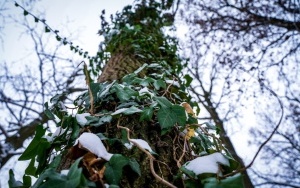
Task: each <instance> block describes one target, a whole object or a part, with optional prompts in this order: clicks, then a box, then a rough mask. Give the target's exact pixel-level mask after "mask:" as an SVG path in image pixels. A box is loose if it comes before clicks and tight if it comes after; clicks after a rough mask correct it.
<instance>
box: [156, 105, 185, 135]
mask: <svg viewBox="0 0 300 188" xmlns="http://www.w3.org/2000/svg"><path fill="white" fill-rule="evenodd" d="M157 118H158V122H159V124H160V126H161V128H162V134H165V133H166V132H167V131H169V130H170V129H171V128H172V127H173V126H174V125H175V124H176V123H178V124H179V125H180V126H184V125H185V123H186V114H185V109H184V108H183V107H182V106H179V105H173V106H171V107H167V108H161V109H159V110H158V112H157Z"/></svg>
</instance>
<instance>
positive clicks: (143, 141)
mask: <svg viewBox="0 0 300 188" xmlns="http://www.w3.org/2000/svg"><path fill="white" fill-rule="evenodd" d="M129 141H133V142H134V143H137V144H138V145H139V146H141V147H142V148H144V149H145V150H148V151H149V152H150V153H155V152H154V151H153V150H152V149H151V147H150V146H149V144H148V142H146V141H145V140H143V139H130V140H129ZM131 145H132V144H131Z"/></svg>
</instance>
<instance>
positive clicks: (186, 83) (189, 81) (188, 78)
mask: <svg viewBox="0 0 300 188" xmlns="http://www.w3.org/2000/svg"><path fill="white" fill-rule="evenodd" d="M184 79H185V81H186V82H185V87H189V86H190V85H191V83H192V81H193V78H192V77H191V76H190V75H188V74H186V75H184Z"/></svg>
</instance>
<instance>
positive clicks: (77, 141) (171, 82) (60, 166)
mask: <svg viewBox="0 0 300 188" xmlns="http://www.w3.org/2000/svg"><path fill="white" fill-rule="evenodd" d="M172 3H173V1H170V0H168V1H166V2H163V3H157V2H155V1H153V0H151V1H149V2H146V1H142V2H140V3H136V4H135V5H134V6H127V7H125V8H124V9H123V11H122V12H121V13H117V14H116V16H115V17H113V16H112V17H111V24H109V23H108V22H107V21H106V20H105V16H104V14H105V12H104V11H103V12H102V13H103V14H102V16H101V23H102V24H101V25H102V28H101V30H100V31H99V34H101V35H103V36H104V38H105V40H104V42H103V43H102V44H101V45H100V46H101V48H100V50H99V52H98V54H97V57H98V58H97V59H92V61H89V62H88V63H85V62H84V63H82V64H83V66H84V68H83V71H84V74H85V77H86V84H87V87H88V89H87V91H86V92H84V93H82V94H81V95H79V96H78V97H77V98H76V99H75V100H74V102H73V105H74V107H72V108H71V107H69V106H67V105H65V104H64V103H63V102H62V100H61V98H62V96H63V95H66V94H59V95H56V96H54V97H53V98H52V99H51V100H50V103H51V104H48V103H46V104H45V114H46V115H47V116H48V118H49V119H50V120H54V119H59V121H57V122H58V123H56V126H57V130H56V132H55V133H47V134H46V132H47V131H46V130H47V127H44V126H43V125H40V126H38V127H37V129H36V134H35V136H34V138H33V140H32V141H31V143H30V144H29V146H28V147H27V149H26V150H25V151H24V153H23V154H22V155H21V156H20V158H19V160H30V163H29V166H28V167H27V169H26V170H25V175H24V177H23V182H20V181H16V180H15V178H14V175H13V172H12V171H10V180H9V185H10V187H57V186H65V187H143V186H148V187H160V186H162V185H165V186H168V187H216V186H221V187H232V185H235V186H238V187H241V186H242V180H241V176H240V175H239V174H236V175H233V176H231V177H226V178H223V177H225V176H223V175H224V174H225V175H226V174H228V173H232V174H234V173H233V172H235V170H236V169H237V168H238V164H237V163H236V162H235V161H234V160H233V158H232V157H231V155H230V153H229V152H228V151H227V150H226V148H224V146H223V144H222V143H221V141H220V139H219V135H218V133H219V130H218V128H217V127H215V126H214V125H211V124H209V123H199V122H198V120H197V118H196V117H197V115H198V114H199V112H200V109H199V107H198V106H197V104H196V103H193V102H192V101H191V97H190V96H189V95H188V92H187V88H188V87H189V85H190V83H191V81H192V79H191V77H190V76H188V75H184V74H183V73H182V71H183V69H184V67H185V66H186V62H185V61H184V60H182V59H180V58H179V57H178V55H177V41H176V39H175V38H173V37H170V36H169V35H166V34H164V32H163V31H164V30H166V29H174V28H173V27H172V22H173V17H172V13H170V12H167V10H169V8H170V7H171V5H172ZM28 14H30V13H28V12H27V14H26V15H28ZM24 15H25V13H24ZM30 15H32V14H30ZM34 17H35V16H34ZM35 18H36V17H35ZM38 20H39V19H38ZM43 23H44V24H45V22H43ZM46 27H47V28H48V29H49V28H50V27H49V26H48V25H46ZM50 30H52V29H50ZM55 33H57V32H55ZM57 36H58V35H56V38H57ZM60 38H61V37H60ZM119 53H122V56H126V55H130V57H132V58H134V61H135V62H138V63H139V66H138V68H137V69H135V70H133V71H132V72H128V73H126V74H125V75H122V76H121V77H120V78H119V79H118V80H114V81H103V82H102V81H101V82H94V81H93V80H92V79H91V77H92V75H93V76H95V75H96V73H98V72H101V71H103V67H104V65H105V64H107V63H108V61H109V60H110V59H111V58H112V57H114V56H115V55H116V54H119ZM89 60H91V58H89ZM119 61H120V62H116V66H118V65H119V64H118V63H121V61H122V59H119ZM31 177H36V178H37V181H35V182H34V183H33V182H31ZM153 178H155V180H156V183H153Z"/></svg>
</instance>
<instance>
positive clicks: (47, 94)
mask: <svg viewBox="0 0 300 188" xmlns="http://www.w3.org/2000/svg"><path fill="white" fill-rule="evenodd" d="M28 3H29V2H28ZM4 5H6V3H4V4H3V7H5V6H4ZM33 5H34V2H33V1H32V2H30V6H31V7H34V6H33ZM27 6H29V5H27ZM4 9H7V8H4ZM1 16H3V19H6V21H9V22H13V23H15V24H16V25H17V26H16V27H18V26H19V27H21V28H22V29H23V30H24V33H23V34H24V35H23V37H24V38H27V42H28V46H27V47H28V48H31V47H32V49H33V50H32V51H30V52H28V54H27V56H26V58H21V60H17V61H15V62H11V61H6V60H5V59H3V60H2V61H1V63H0V66H1V71H0V80H1V83H0V88H1V90H0V111H1V114H3V116H1V123H0V131H1V136H0V143H1V144H0V156H1V158H0V167H1V170H4V169H3V168H5V164H6V163H7V162H8V161H9V159H11V158H12V157H13V156H16V155H20V154H21V153H22V152H23V150H24V141H26V140H27V139H29V138H31V137H32V136H33V135H34V132H35V128H36V126H37V125H39V124H45V125H47V127H49V130H50V131H51V125H52V128H53V120H49V118H48V117H47V116H46V115H45V114H44V112H43V110H44V103H45V102H47V101H49V99H50V98H51V97H52V96H53V95H55V94H57V93H60V94H62V93H69V94H70V95H68V96H63V97H62V98H61V99H62V101H64V102H65V103H70V100H71V98H72V97H71V95H72V94H75V93H76V92H79V91H83V90H85V86H84V84H81V82H78V81H80V80H82V79H84V77H83V73H82V69H80V68H78V64H79V63H78V60H76V58H77V57H76V56H74V55H73V56H70V57H71V58H66V56H65V55H66V54H68V53H69V54H70V51H69V50H66V49H65V48H64V44H63V42H56V41H54V42H51V39H52V37H50V36H49V35H48V34H47V33H45V28H44V27H42V28H41V27H40V25H39V23H38V21H40V20H38V21H35V20H33V19H32V18H27V17H24V16H23V19H21V20H18V19H16V18H15V17H13V16H11V15H9V14H3V15H1ZM40 16H41V17H43V14H41V15H40ZM72 37H73V36H72V35H70V36H69V38H72ZM15 53H16V54H17V53H18V52H15ZM63 54H64V55H63ZM32 62H35V63H32ZM20 64H21V65H22V66H20ZM4 114H5V115H4Z"/></svg>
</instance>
